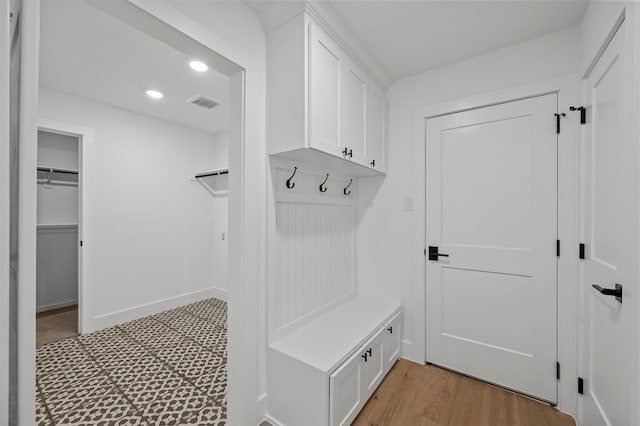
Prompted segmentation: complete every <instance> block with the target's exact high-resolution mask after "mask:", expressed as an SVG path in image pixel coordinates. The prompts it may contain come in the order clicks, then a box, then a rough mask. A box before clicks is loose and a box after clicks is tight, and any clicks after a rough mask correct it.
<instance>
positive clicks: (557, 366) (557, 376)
mask: <svg viewBox="0 0 640 426" xmlns="http://www.w3.org/2000/svg"><path fill="white" fill-rule="evenodd" d="M556 379H558V380H560V363H559V362H556Z"/></svg>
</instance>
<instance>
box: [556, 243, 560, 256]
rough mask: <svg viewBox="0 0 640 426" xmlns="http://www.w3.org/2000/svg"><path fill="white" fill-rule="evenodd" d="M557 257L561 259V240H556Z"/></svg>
mask: <svg viewBox="0 0 640 426" xmlns="http://www.w3.org/2000/svg"><path fill="white" fill-rule="evenodd" d="M556 256H558V257H560V240H556Z"/></svg>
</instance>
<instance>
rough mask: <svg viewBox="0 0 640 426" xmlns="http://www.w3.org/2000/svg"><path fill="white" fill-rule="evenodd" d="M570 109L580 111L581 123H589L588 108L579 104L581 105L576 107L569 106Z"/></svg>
mask: <svg viewBox="0 0 640 426" xmlns="http://www.w3.org/2000/svg"><path fill="white" fill-rule="evenodd" d="M569 111H580V124H586V123H587V109H586V108H585V107H583V106H579V107H575V106H571V107H569Z"/></svg>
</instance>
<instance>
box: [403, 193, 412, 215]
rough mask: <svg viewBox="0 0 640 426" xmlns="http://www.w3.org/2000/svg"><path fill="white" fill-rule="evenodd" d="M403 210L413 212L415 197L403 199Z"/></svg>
mask: <svg viewBox="0 0 640 426" xmlns="http://www.w3.org/2000/svg"><path fill="white" fill-rule="evenodd" d="M402 208H403V210H407V211H409V210H413V197H410V196H407V197H402Z"/></svg>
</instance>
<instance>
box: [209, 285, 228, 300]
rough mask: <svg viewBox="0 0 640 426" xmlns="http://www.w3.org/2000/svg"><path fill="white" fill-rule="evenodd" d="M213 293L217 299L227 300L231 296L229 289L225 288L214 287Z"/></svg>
mask: <svg viewBox="0 0 640 426" xmlns="http://www.w3.org/2000/svg"><path fill="white" fill-rule="evenodd" d="M211 294H212V295H213V296H212V297H215V298H216V299H220V300H224V301H225V302H226V301H227V298H228V297H229V291H228V290H227V289H225V288H219V287H212V288H211Z"/></svg>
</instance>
